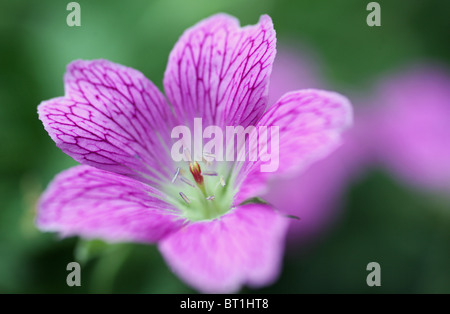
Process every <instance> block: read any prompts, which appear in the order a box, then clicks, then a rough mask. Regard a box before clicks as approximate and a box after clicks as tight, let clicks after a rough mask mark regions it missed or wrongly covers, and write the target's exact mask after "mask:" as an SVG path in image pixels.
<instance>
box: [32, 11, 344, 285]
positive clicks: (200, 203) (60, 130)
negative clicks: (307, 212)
mask: <svg viewBox="0 0 450 314" xmlns="http://www.w3.org/2000/svg"><path fill="white" fill-rule="evenodd" d="M275 41H276V38H275V31H274V29H273V25H272V21H271V19H270V17H269V16H267V15H264V16H262V17H261V18H260V21H259V23H258V24H256V25H254V26H247V27H243V28H241V27H240V26H239V23H238V21H237V20H236V19H235V18H233V17H230V16H228V15H225V14H218V15H215V16H212V17H210V18H208V19H206V20H203V21H201V22H200V23H198V24H197V25H195V26H194V27H192V28H190V29H188V30H187V31H185V33H184V34H183V35H182V36H181V38H180V39H179V41H178V42H177V44H176V45H175V47H174V49H173V50H172V52H171V54H170V57H169V61H168V65H167V69H166V72H165V75H164V89H165V92H166V96H167V100H166V98H165V97H164V96H163V94H162V93H161V92H160V91H159V90H158V89H157V88H156V87H155V85H154V84H153V83H151V82H150V81H149V80H148V79H146V78H145V77H144V75H143V74H141V73H140V72H138V71H136V70H133V69H130V68H127V67H125V66H122V65H118V64H115V63H112V62H109V61H106V60H95V61H75V62H73V63H71V64H70V65H69V66H68V68H67V73H66V75H65V77H64V81H65V96H64V97H61V98H55V99H51V100H48V101H45V102H43V103H42V104H41V105H40V106H39V108H38V112H39V117H40V119H41V120H42V122H43V123H44V127H45V129H46V130H47V132H48V133H49V135H50V136H51V138H52V139H53V140H54V141H55V142H56V145H57V146H58V147H59V148H61V149H62V150H63V151H64V152H65V153H66V154H68V155H70V156H71V157H73V158H74V159H75V160H76V161H78V162H80V163H82V164H83V165H81V166H77V167H74V168H72V169H69V170H67V171H65V172H63V173H61V174H59V175H58V176H57V177H56V178H55V179H54V181H53V182H52V183H51V184H50V185H49V187H48V189H47V190H46V191H45V193H44V194H43V196H42V198H41V200H40V202H39V208H38V216H37V225H38V227H39V228H40V229H42V230H45V231H56V232H58V233H59V234H60V235H62V236H73V235H78V236H81V237H84V238H100V239H103V240H106V241H110V242H116V241H133V242H144V243H155V242H157V243H158V247H159V249H160V251H161V253H162V255H163V256H164V258H165V260H166V261H167V263H168V264H169V266H170V267H171V268H172V270H173V271H174V272H175V273H176V274H178V275H179V276H180V277H181V278H182V279H183V280H184V281H186V282H187V283H188V284H190V285H192V286H193V287H195V288H196V289H198V290H200V291H203V292H232V291H237V290H238V289H239V288H240V287H241V286H242V285H244V284H248V285H250V286H254V287H257V286H262V285H266V284H269V283H270V282H272V281H273V280H275V279H276V277H277V275H278V273H279V270H280V262H281V258H282V253H283V246H284V237H285V234H286V230H287V225H288V218H286V217H285V216H284V215H282V214H280V213H279V212H278V211H276V210H274V209H273V208H271V207H270V206H269V205H267V204H263V203H259V202H252V201H250V202H244V204H243V201H245V200H248V199H252V197H254V196H257V195H259V194H260V193H261V191H263V190H264V188H265V186H266V185H267V181H268V180H269V179H270V177H274V176H279V175H286V174H288V175H289V174H292V173H294V172H295V171H297V170H300V169H304V168H305V167H307V166H308V165H309V164H311V163H312V162H314V161H315V160H317V159H319V158H321V157H323V156H325V155H326V154H327V153H329V152H330V151H331V150H333V149H334V148H335V147H336V146H337V145H338V144H339V141H340V134H341V132H342V131H343V130H344V129H345V128H346V127H348V126H349V124H350V123H351V106H350V104H349V102H348V101H347V99H346V98H345V97H343V96H340V95H339V94H336V93H333V92H327V91H320V90H300V91H295V92H291V93H288V94H286V95H284V96H283V97H281V98H280V100H279V101H278V102H277V103H275V104H274V105H273V106H271V107H270V109H269V110H268V111H267V112H265V109H266V107H267V101H266V99H267V94H268V84H269V77H270V73H271V68H272V62H273V60H274V57H275ZM198 117H200V118H202V119H203V124H204V126H208V125H217V126H219V127H225V126H243V127H247V126H250V125H255V126H279V167H278V170H277V171H276V172H273V173H262V172H260V168H259V167H258V165H259V164H260V163H261V162H250V161H246V162H243V163H242V162H241V163H238V162H225V161H224V162H219V161H216V162H210V161H208V160H204V161H199V162H196V161H195V162H194V161H192V159H191V158H187V159H188V160H190V161H179V162H175V161H174V160H173V158H172V157H171V154H170V147H171V145H172V144H173V142H174V140H173V139H172V138H171V130H172V129H173V127H174V126H177V125H187V126H189V127H192V125H193V120H194V118H198ZM187 155H189V152H187ZM189 157H192V156H189ZM205 159H206V158H205Z"/></svg>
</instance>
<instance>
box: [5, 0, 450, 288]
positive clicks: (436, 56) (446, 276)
mask: <svg viewBox="0 0 450 314" xmlns="http://www.w3.org/2000/svg"><path fill="white" fill-rule="evenodd" d="M68 2H70V1H47V0H46V1H23V0H22V1H17V0H16V1H2V2H1V4H0V7H1V10H0V43H1V50H0V68H1V72H0V143H1V147H0V174H1V181H0V193H1V194H0V202H1V207H0V292H2V293H5V292H6V293H37V292H42V293H48V292H64V293H66V292H67V293H78V292H126V293H128V292H131V293H183V292H193V290H191V289H190V288H189V287H187V286H186V285H185V284H183V283H182V282H181V281H180V280H179V279H178V278H177V277H176V276H175V275H173V274H172V273H171V272H170V270H169V269H168V267H167V266H166V264H165V263H164V261H163V260H162V257H161V256H160V254H159V252H158V251H157V249H156V247H155V246H147V245H137V244H117V245H111V246H107V247H104V246H103V245H102V244H101V243H94V245H91V246H90V247H89V248H88V249H89V250H91V251H93V253H92V254H91V255H90V259H89V260H87V261H86V262H85V263H84V264H83V266H82V286H81V287H73V288H70V287H68V286H67V285H66V275H67V274H68V272H67V271H66V269H65V267H66V265H67V263H69V262H71V261H73V260H74V254H77V255H78V257H79V258H84V259H87V256H86V249H87V247H85V246H84V247H83V246H80V245H79V244H77V242H78V241H77V239H74V238H70V239H64V240H59V239H58V238H57V237H56V236H55V235H53V234H43V233H41V232H39V231H38V230H37V229H36V228H35V227H34V224H33V219H34V206H35V202H36V200H37V198H38V197H39V195H40V193H41V192H42V191H43V189H44V188H45V187H46V185H47V184H48V182H49V181H50V180H51V179H52V178H53V176H54V175H56V174H57V173H58V172H60V171H61V170H63V169H66V168H68V167H70V166H72V165H74V164H75V162H74V161H73V160H71V158H70V157H68V156H66V155H64V154H63V153H62V152H61V151H60V150H59V149H57V148H56V146H55V144H54V143H53V141H51V139H50V138H49V136H48V135H47V134H46V132H45V131H44V128H43V126H42V124H41V122H40V121H39V120H38V118H37V114H36V107H37V105H38V104H39V103H40V102H41V101H42V100H46V99H49V98H53V97H56V96H60V95H63V81H62V76H63V73H64V71H65V67H66V65H67V64H68V63H69V62H70V61H72V60H74V59H80V58H81V59H94V58H105V59H109V60H112V61H114V62H117V63H121V64H124V65H127V66H130V67H133V68H136V69H138V70H140V71H141V72H143V73H144V74H145V75H146V76H147V77H149V78H150V79H151V80H153V82H154V83H155V84H156V85H158V86H159V87H161V85H162V84H161V82H162V77H163V71H164V69H165V66H166V62H167V58H168V54H169V52H170V50H171V48H172V47H173V45H174V43H175V42H176V40H177V39H178V37H179V36H180V35H181V33H182V32H183V30H184V29H186V28H187V27H189V26H191V25H193V24H195V23H196V22H198V21H199V20H200V19H202V18H205V17H207V16H209V15H211V14H214V13H217V12H227V13H229V14H232V15H234V16H236V17H238V18H239V19H240V21H241V24H242V25H246V24H254V23H256V22H257V20H258V18H259V16H260V15H261V14H264V13H267V14H269V15H271V17H272V19H273V21H274V24H275V29H276V31H277V37H278V42H279V43H283V42H292V41H298V42H300V43H302V44H306V45H308V46H309V47H311V48H312V49H313V50H314V52H316V54H317V55H316V57H317V58H318V59H320V61H321V63H322V66H323V70H324V71H323V72H324V75H325V76H326V78H327V80H328V81H329V82H331V84H332V86H334V89H336V90H338V91H339V90H340V89H345V90H353V91H357V92H358V93H364V92H365V91H366V90H367V89H368V88H369V87H370V86H371V84H372V83H373V82H374V81H375V80H376V79H377V78H378V77H379V76H380V75H382V74H383V73H385V72H389V71H391V70H393V69H395V68H397V67H401V66H402V65H405V64H409V63H413V62H416V61H423V60H434V61H439V62H441V63H446V64H449V63H450V1H447V0H420V1H419V0H410V1H403V0H396V1H393V0H389V1H378V2H379V3H380V5H381V9H382V16H381V21H382V26H381V27H372V28H371V27H368V26H367V25H366V16H367V14H368V12H367V11H366V5H367V3H368V2H369V1H362V0H342V1H331V0H330V1H323V0H307V1H306V0H305V1H299V0H296V1H280V0H277V1H275V0H220V1H218V0H214V1H210V0H159V1H136V0H132V1H93V0H80V1H78V2H79V3H80V5H81V23H82V24H81V27H68V26H67V25H66V16H67V14H68V11H66V5H67V3H68ZM344 198H345V211H344V212H343V217H341V219H340V222H339V224H336V225H335V226H334V227H333V228H332V229H331V230H329V231H328V232H327V233H326V234H325V235H324V236H322V237H321V238H320V239H318V240H317V241H315V242H314V243H312V244H310V245H309V246H307V247H299V248H291V249H290V250H289V251H288V252H287V253H286V255H285V261H284V267H283V271H282V275H281V277H280V279H279V280H278V281H277V282H276V283H275V284H274V285H272V286H269V287H266V288H264V289H262V290H251V289H248V288H244V289H243V290H242V291H243V292H267V293H309V292H311V293H316V292H324V293H335V292H351V293H420V292H425V293H429V292H446V293H450V241H449V240H450V228H449V227H450V217H449V216H450V203H445V202H442V201H439V200H440V198H439V197H437V196H436V195H430V194H427V193H425V192H421V191H417V190H412V189H410V188H408V187H406V186H403V185H402V184H401V183H399V182H397V181H396V180H394V179H393V178H392V177H391V176H390V175H389V174H388V173H386V172H384V171H383V170H382V169H373V170H372V171H370V173H369V174H368V175H366V176H364V177H363V178H361V179H360V180H358V182H354V184H353V185H351V186H349V188H348V189H347V193H346V195H345V197H344ZM96 252H98V254H96ZM372 261H376V262H378V263H380V264H381V269H382V286H381V287H372V288H370V287H368V286H367V285H366V276H367V274H368V272H367V271H366V265H367V264H368V263H369V262H372Z"/></svg>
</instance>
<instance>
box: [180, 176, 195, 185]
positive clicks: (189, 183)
mask: <svg viewBox="0 0 450 314" xmlns="http://www.w3.org/2000/svg"><path fill="white" fill-rule="evenodd" d="M180 180H181V181H183V182H184V183H186V184H187V185H190V186H192V187H193V188H195V184H194V183H192V182H191V181H190V180H189V179H186V178H185V177H182V176H180Z"/></svg>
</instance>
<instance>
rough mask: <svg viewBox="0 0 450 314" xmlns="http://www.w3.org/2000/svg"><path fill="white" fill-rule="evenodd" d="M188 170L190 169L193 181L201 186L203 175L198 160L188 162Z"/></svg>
mask: <svg viewBox="0 0 450 314" xmlns="http://www.w3.org/2000/svg"><path fill="white" fill-rule="evenodd" d="M189 170H190V171H191V174H192V177H193V178H194V180H195V182H196V183H197V185H198V186H199V187H202V186H203V176H202V170H201V169H200V165H199V164H198V162H196V161H194V162H190V163H189Z"/></svg>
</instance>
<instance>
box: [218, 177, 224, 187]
mask: <svg viewBox="0 0 450 314" xmlns="http://www.w3.org/2000/svg"><path fill="white" fill-rule="evenodd" d="M219 182H220V185H221V186H222V187H224V186H225V180H224V179H223V177H222V176H220V179H219Z"/></svg>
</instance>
